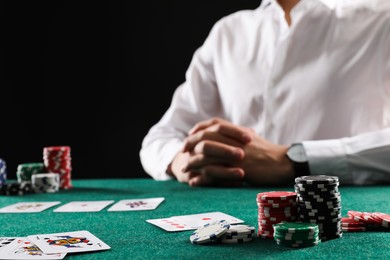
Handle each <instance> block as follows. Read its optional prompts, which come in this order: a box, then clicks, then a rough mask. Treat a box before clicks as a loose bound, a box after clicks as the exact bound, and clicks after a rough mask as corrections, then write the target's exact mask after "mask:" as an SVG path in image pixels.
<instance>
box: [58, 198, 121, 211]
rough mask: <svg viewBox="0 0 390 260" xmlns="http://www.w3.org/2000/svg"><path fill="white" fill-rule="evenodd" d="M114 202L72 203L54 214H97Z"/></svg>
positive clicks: (59, 208) (63, 206)
mask: <svg viewBox="0 0 390 260" xmlns="http://www.w3.org/2000/svg"><path fill="white" fill-rule="evenodd" d="M113 202H114V201H113V200H98V201H72V202H69V203H67V204H65V205H62V206H61V207H58V208H56V209H55V210H53V211H54V212H96V211H101V210H102V209H104V208H105V207H107V206H108V205H110V204H111V203H113Z"/></svg>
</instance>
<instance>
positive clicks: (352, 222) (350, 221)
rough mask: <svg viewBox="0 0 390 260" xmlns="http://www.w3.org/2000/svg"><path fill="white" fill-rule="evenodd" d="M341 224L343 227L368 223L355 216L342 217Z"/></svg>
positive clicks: (360, 225)
mask: <svg viewBox="0 0 390 260" xmlns="http://www.w3.org/2000/svg"><path fill="white" fill-rule="evenodd" d="M341 225H342V226H343V227H365V226H366V223H364V222H361V221H358V220H355V219H353V218H350V217H349V218H346V217H345V218H342V219H341Z"/></svg>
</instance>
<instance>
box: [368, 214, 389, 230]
mask: <svg viewBox="0 0 390 260" xmlns="http://www.w3.org/2000/svg"><path fill="white" fill-rule="evenodd" d="M372 215H373V217H375V219H378V220H380V221H381V225H382V227H386V228H389V227H390V214H386V213H382V212H374V213H372Z"/></svg>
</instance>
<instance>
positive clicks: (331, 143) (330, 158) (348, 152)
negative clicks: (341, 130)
mask: <svg viewBox="0 0 390 260" xmlns="http://www.w3.org/2000/svg"><path fill="white" fill-rule="evenodd" d="M303 146H304V147H305V151H306V155H307V157H308V161H309V167H310V173H311V174H313V175H319V174H325V175H335V176H338V177H339V180H340V184H344V185H370V184H379V183H390V128H386V129H383V130H381V131H375V132H370V133H365V134H361V135H356V136H353V137H349V138H341V139H332V140H321V141H305V142H303Z"/></svg>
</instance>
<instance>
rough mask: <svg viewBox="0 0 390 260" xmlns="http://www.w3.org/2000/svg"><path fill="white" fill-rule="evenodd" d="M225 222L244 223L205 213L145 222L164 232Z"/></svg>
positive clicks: (225, 215)
mask: <svg viewBox="0 0 390 260" xmlns="http://www.w3.org/2000/svg"><path fill="white" fill-rule="evenodd" d="M216 220H226V221H228V222H229V223H230V224H238V223H243V222H244V221H243V220H241V219H238V218H236V217H233V216H231V215H228V214H226V213H223V212H207V213H200V214H191V215H182V216H173V217H169V218H160V219H148V220H146V221H147V222H149V223H151V224H153V225H156V226H158V227H160V228H162V229H164V230H166V231H170V232H172V231H185V230H193V229H198V228H200V227H203V226H204V225H205V224H207V223H209V222H212V221H216Z"/></svg>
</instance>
